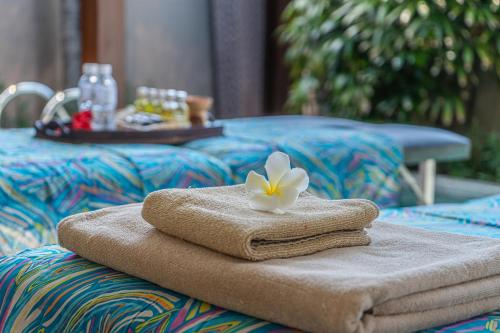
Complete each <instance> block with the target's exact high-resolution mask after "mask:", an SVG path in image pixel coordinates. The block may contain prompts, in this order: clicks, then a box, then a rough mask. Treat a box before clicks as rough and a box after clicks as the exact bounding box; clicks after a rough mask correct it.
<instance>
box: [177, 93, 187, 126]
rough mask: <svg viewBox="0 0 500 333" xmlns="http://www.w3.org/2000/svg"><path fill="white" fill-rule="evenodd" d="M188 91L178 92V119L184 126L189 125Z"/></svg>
mask: <svg viewBox="0 0 500 333" xmlns="http://www.w3.org/2000/svg"><path fill="white" fill-rule="evenodd" d="M187 96H188V94H187V92H186V91H184V90H179V91H177V92H176V95H175V99H176V101H177V109H176V120H177V122H178V123H179V124H180V125H182V126H189V106H188V105H187V102H186V100H187Z"/></svg>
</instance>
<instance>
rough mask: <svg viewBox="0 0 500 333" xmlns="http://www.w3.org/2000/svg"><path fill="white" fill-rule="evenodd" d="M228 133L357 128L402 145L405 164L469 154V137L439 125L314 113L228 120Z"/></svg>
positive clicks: (253, 135)
mask: <svg viewBox="0 0 500 333" xmlns="http://www.w3.org/2000/svg"><path fill="white" fill-rule="evenodd" d="M224 124H225V125H226V126H227V129H226V132H227V133H229V134H230V135H231V136H238V137H244V138H256V137H258V136H261V137H262V133H260V132H261V129H263V128H264V129H266V131H268V132H269V136H274V135H275V134H274V133H275V131H276V128H279V129H281V130H283V131H289V130H290V129H291V128H294V129H295V128H303V129H304V128H319V129H327V128H329V130H330V132H332V133H339V132H341V131H342V130H356V131H357V133H369V134H374V135H376V136H384V137H387V138H389V139H391V140H393V141H394V142H395V143H397V144H398V145H399V146H401V147H402V148H403V151H404V161H405V163H406V164H417V163H419V162H422V161H424V160H427V159H434V160H436V161H438V162H444V161H459V160H464V159H467V158H468V157H469V156H470V149H471V144H470V140H469V139H468V138H466V137H464V136H462V135H459V134H456V133H453V132H450V131H446V130H443V129H439V128H433V127H426V126H414V125H403V124H371V123H366V122H361V121H355V120H349V119H342V118H334V117H315V116H308V117H304V116H274V117H260V118H244V119H232V120H225V121H224Z"/></svg>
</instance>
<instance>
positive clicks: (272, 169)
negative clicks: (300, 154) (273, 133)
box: [265, 151, 290, 186]
mask: <svg viewBox="0 0 500 333" xmlns="http://www.w3.org/2000/svg"><path fill="white" fill-rule="evenodd" d="M265 168H266V172H267V179H269V183H271V186H276V184H278V182H279V181H280V179H281V177H283V175H284V174H286V173H287V172H289V171H290V158H289V157H288V155H287V154H284V153H282V152H279V151H276V152H274V153H272V154H271V155H269V157H268V158H267V161H266V165H265Z"/></svg>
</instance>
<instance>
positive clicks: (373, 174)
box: [0, 117, 403, 255]
mask: <svg viewBox="0 0 500 333" xmlns="http://www.w3.org/2000/svg"><path fill="white" fill-rule="evenodd" d="M224 125H225V127H226V130H225V136H224V137H217V138H210V139H204V140H197V141H193V142H191V143H189V144H187V145H185V146H184V147H172V146H168V145H139V144H127V145H71V144H61V143H54V142H50V141H44V140H38V139H33V138H32V134H33V132H32V130H30V129H16V130H0V142H2V144H1V145H0V255H2V254H9V253H15V252H17V251H19V250H22V249H25V248H29V247H37V246H40V245H43V244H48V243H54V242H55V230H56V224H57V222H58V221H59V220H61V219H62V218H64V217H66V216H68V215H71V214H75V213H79V212H82V211H88V210H93V209H98V208H102V207H106V206H111V205H120V204H127V203H131V202H138V201H142V200H143V199H144V197H145V196H146V195H147V194H148V193H149V192H151V191H154V190H157V189H161V188H171V187H190V186H191V187H204V186H217V185H229V184H234V183H241V182H243V181H244V180H245V178H246V175H247V174H248V172H249V171H250V170H257V171H258V172H263V171H264V170H263V166H264V163H265V161H266V159H267V157H268V156H269V154H270V153H272V152H273V151H277V150H280V151H283V152H285V153H287V154H289V155H290V158H291V161H292V164H293V165H294V166H299V167H302V168H304V169H306V171H307V172H308V173H309V175H310V181H311V186H310V189H311V191H312V192H314V193H316V194H318V195H320V196H324V197H327V198H333V199H339V198H351V197H362V198H366V199H371V200H373V201H375V202H376V203H377V204H379V205H380V206H382V207H391V206H396V205H397V203H398V193H399V179H398V173H397V169H398V167H399V165H400V164H401V163H402V160H403V157H402V153H401V150H400V148H399V147H398V146H397V145H396V144H394V143H393V142H392V141H391V140H389V139H387V138H385V137H379V136H375V135H370V134H360V133H357V132H355V131H353V130H345V129H342V128H333V127H329V120H328V118H307V120H306V121H304V120H303V118H300V117H279V118H248V119H238V120H228V121H225V122H224Z"/></svg>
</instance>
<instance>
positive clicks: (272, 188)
mask: <svg viewBox="0 0 500 333" xmlns="http://www.w3.org/2000/svg"><path fill="white" fill-rule="evenodd" d="M264 190H265V191H266V194H267V195H280V189H279V187H278V184H272V183H267V184H266V186H265V188H264Z"/></svg>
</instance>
